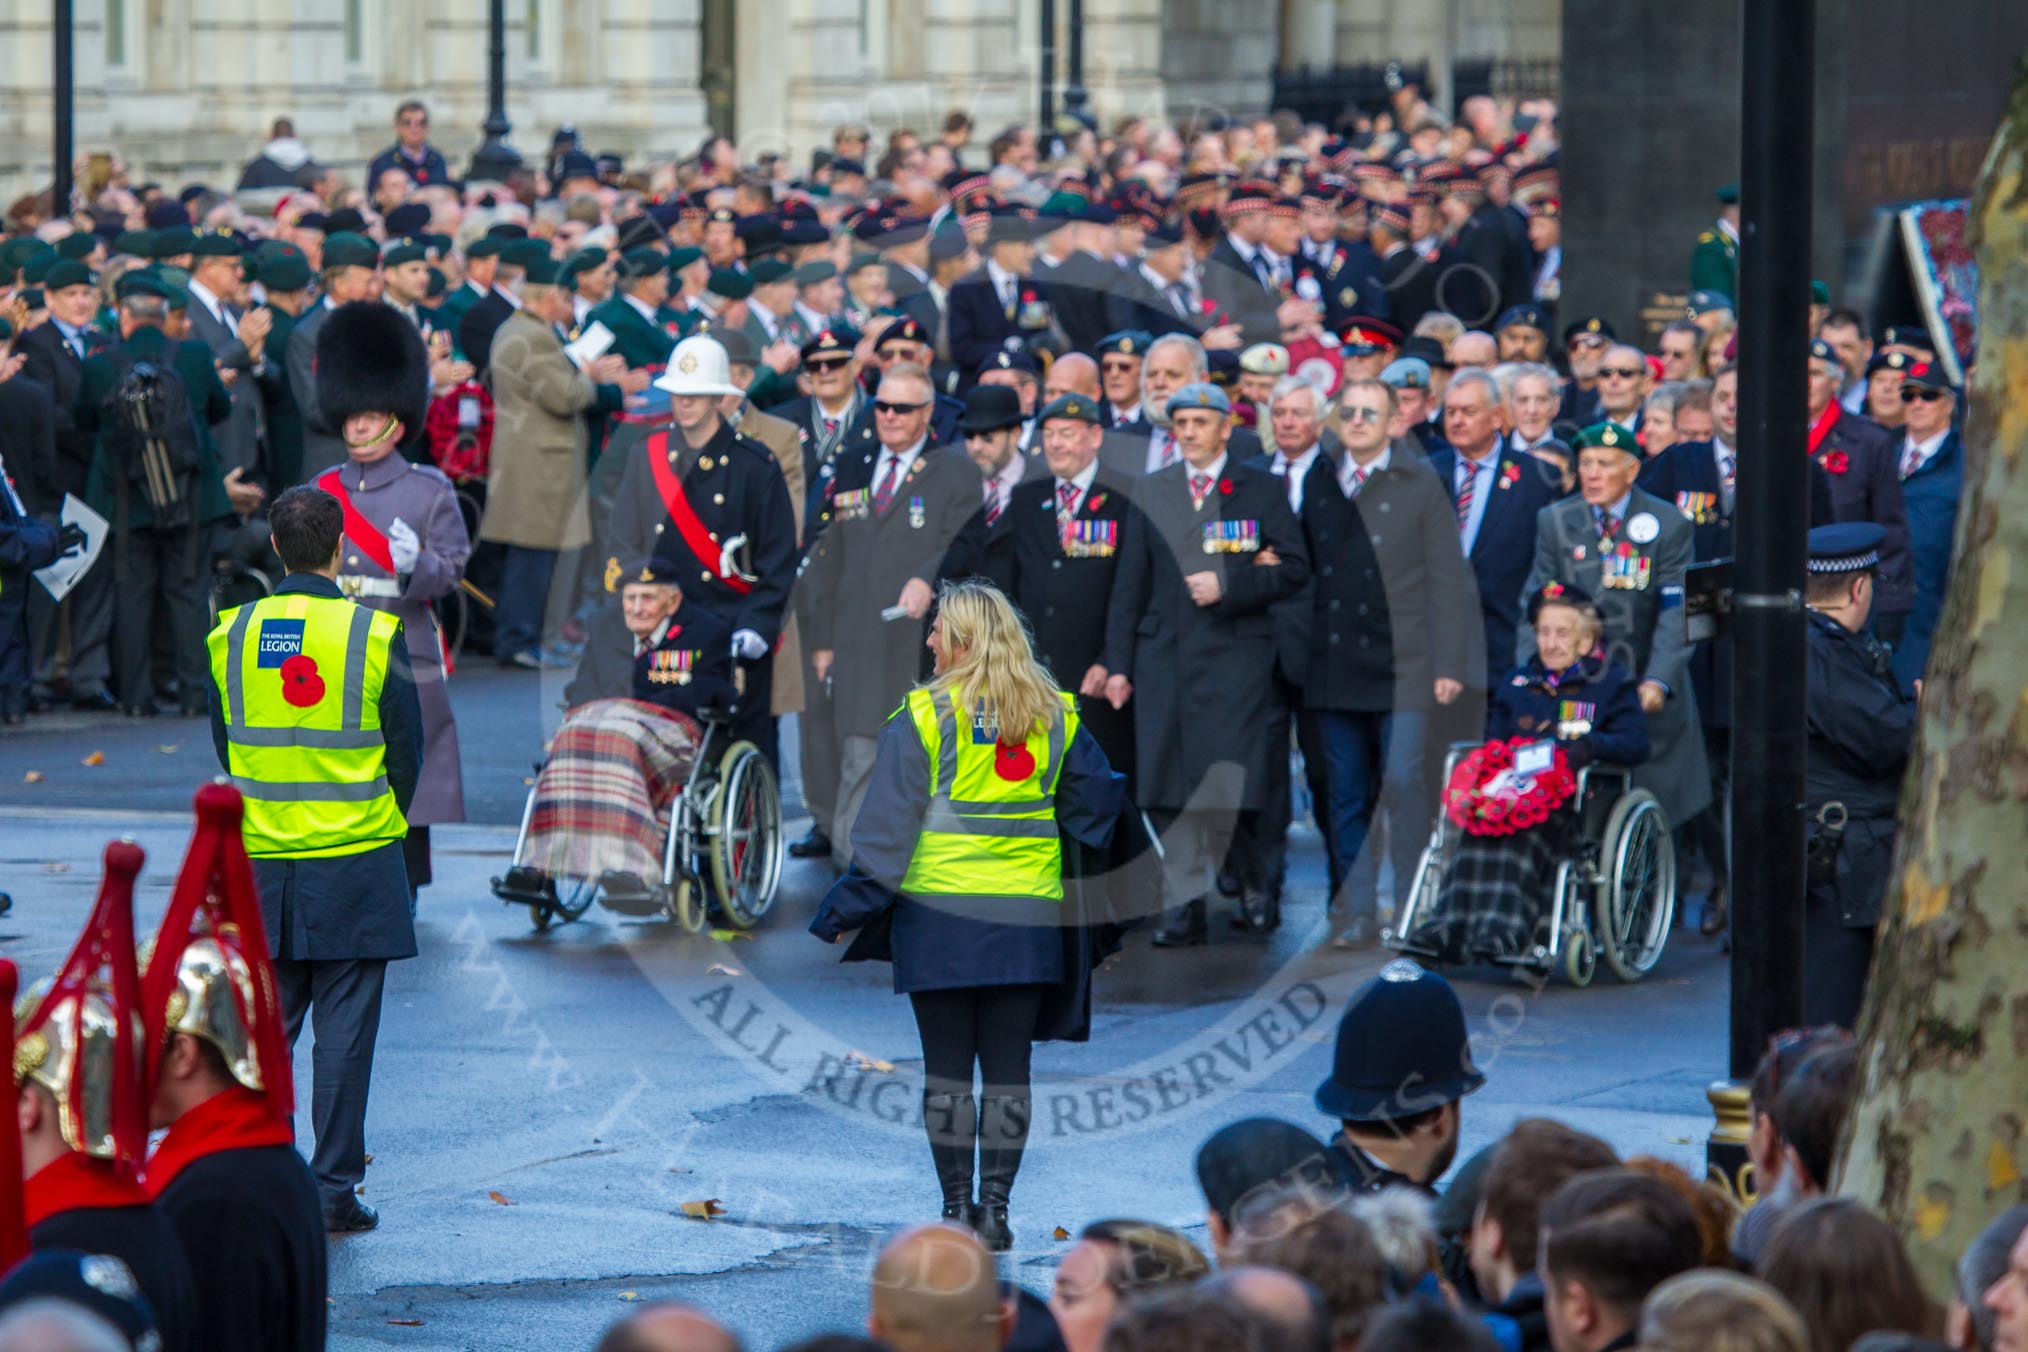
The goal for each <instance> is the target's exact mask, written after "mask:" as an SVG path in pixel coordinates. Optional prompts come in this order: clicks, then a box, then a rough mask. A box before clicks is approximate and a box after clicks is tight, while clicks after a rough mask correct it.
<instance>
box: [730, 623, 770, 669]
mask: <svg viewBox="0 0 2028 1352" xmlns="http://www.w3.org/2000/svg"><path fill="white" fill-rule="evenodd" d="M732 655H733V656H734V657H737V658H739V659H741V660H742V661H747V662H758V661H760V660H761V659H762V658H763V657H766V656H767V655H768V645H767V640H765V639H763V638H762V637H761V636H760V635H759V634H756V633H755V632H754V631H753V630H751V629H742V630H740V631H739V632H737V633H735V634H734V635H733V636H732Z"/></svg>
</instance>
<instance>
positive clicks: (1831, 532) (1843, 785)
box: [1803, 521, 1916, 1028]
mask: <svg viewBox="0 0 2028 1352" xmlns="http://www.w3.org/2000/svg"><path fill="white" fill-rule="evenodd" d="M1886 534H1887V533H1886V531H1885V530H1883V529H1882V528H1881V527H1880V526H1877V525H1875V524H1873V523H1872V522H1866V521H1851V522H1843V523H1840V524H1838V525H1835V526H1819V527H1817V528H1816V529H1815V530H1813V531H1811V532H1810V562H1809V583H1808V595H1807V600H1808V603H1809V621H1810V627H1809V631H1808V640H1809V645H1808V648H1807V649H1806V660H1807V662H1808V677H1809V682H1808V689H1809V699H1808V705H1807V708H1808V721H1809V750H1808V753H1807V768H1806V770H1805V778H1804V798H1803V806H1804V811H1805V814H1806V818H1807V829H1808V832H1809V838H1810V845H1809V891H1808V900H1807V902H1806V903H1805V905H1804V911H1803V1021H1804V1022H1805V1023H1806V1024H1812V1025H1814V1024H1820V1023H1835V1024H1838V1025H1840V1026H1841V1027H1845V1028H1850V1027H1852V1026H1853V1024H1855V1023H1856V1022H1857V1021H1858V1018H1859V1006H1860V1003H1861V1000H1862V999H1863V997H1864V995H1865V991H1866V969H1867V967H1868V966H1869V965H1870V964H1871V962H1872V960H1873V930H1874V927H1875V926H1876V925H1877V924H1878V923H1879V921H1880V901H1881V897H1882V894H1883V893H1884V892H1885V891H1886V888H1887V875H1888V870H1889V867H1890V866H1891V865H1892V863H1893V860H1894V829H1895V821H1894V811H1895V803H1896V800H1897V799H1898V798H1899V797H1900V793H1901V780H1902V772H1903V770H1905V769H1906V768H1907V766H1908V753H1909V747H1910V745H1911V743H1912V742H1913V740H1914V737H1915V715H1916V706H1915V702H1914V701H1913V700H1911V699H1910V698H1908V697H1907V695H1905V694H1904V693H1903V691H1902V688H1901V685H1900V683H1899V682H1898V681H1896V680H1895V678H1894V674H1893V672H1892V670H1891V669H1890V667H1889V665H1888V661H1889V654H1888V650H1887V649H1886V648H1885V647H1884V646H1882V645H1881V644H1879V643H1878V642H1876V641H1875V640H1874V639H1873V638H1872V637H1871V636H1870V635H1869V634H1868V633H1867V632H1866V617H1867V615H1868V614H1869V613H1870V612H1871V610H1872V608H1873V587H1874V580H1875V578H1876V576H1877V575H1878V573H1879V570H1880V547H1881V544H1882V543H1883V541H1884V540H1885V539H1886Z"/></svg>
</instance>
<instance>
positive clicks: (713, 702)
mask: <svg viewBox="0 0 2028 1352" xmlns="http://www.w3.org/2000/svg"><path fill="white" fill-rule="evenodd" d="M633 637H634V636H633V635H632V634H628V635H627V638H628V640H629V641H630V642H631V641H632V640H633ZM676 654H682V656H680V657H678V656H676ZM632 681H633V684H632V688H631V690H630V692H629V693H630V694H631V695H632V696H633V697H634V698H635V699H638V700H645V701H646V702H647V703H649V704H659V705H661V706H662V707H663V708H664V709H673V710H675V711H676V712H677V713H680V714H688V715H690V716H691V717H692V718H701V717H702V712H703V711H704V710H705V709H729V708H730V707H731V706H732V704H733V702H734V701H735V700H736V699H737V698H738V692H737V691H736V689H735V688H734V685H733V680H732V627H731V626H730V625H728V624H726V622H725V621H724V620H722V619H720V618H719V617H718V616H716V615H714V614H712V613H711V612H710V611H709V610H706V609H705V608H704V607H703V606H700V605H693V604H691V603H690V602H689V601H688V600H687V599H686V600H685V601H684V603H683V604H682V605H680V606H678V607H677V608H676V610H675V613H674V614H672V615H670V617H669V623H668V625H667V627H665V628H664V629H663V631H662V636H661V637H660V638H659V639H656V640H655V641H654V642H653V643H652V644H650V645H648V646H647V647H645V648H643V649H642V650H641V651H640V652H637V653H635V654H634V667H633V677H632Z"/></svg>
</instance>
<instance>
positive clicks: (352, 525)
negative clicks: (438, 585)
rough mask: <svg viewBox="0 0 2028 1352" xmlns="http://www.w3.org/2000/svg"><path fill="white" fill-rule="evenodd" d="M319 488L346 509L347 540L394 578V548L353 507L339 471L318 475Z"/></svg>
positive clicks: (329, 471)
mask: <svg viewBox="0 0 2028 1352" xmlns="http://www.w3.org/2000/svg"><path fill="white" fill-rule="evenodd" d="M317 487H319V488H321V489H323V490H324V491H325V492H326V493H329V494H330V495H331V496H332V497H334V498H336V499H338V505H339V507H341V508H342V509H344V512H345V538H347V539H348V540H350V541H352V543H353V544H355V545H358V546H359V547H360V548H361V549H363V550H365V551H366V557H367V558H369V559H372V560H373V561H374V562H375V563H377V564H379V565H380V566H381V567H382V568H385V569H386V570H387V575H388V576H389V577H393V576H394V571H395V570H394V549H393V547H392V546H390V545H389V544H388V543H387V536H385V535H384V534H382V533H381V530H380V527H378V526H376V525H374V524H373V523H372V522H371V521H368V520H367V519H366V518H365V517H363V516H361V515H360V514H359V509H358V508H357V507H354V506H353V505H352V495H351V494H350V493H347V492H346V491H345V484H344V482H343V480H342V479H341V477H340V475H339V473H338V471H337V470H335V469H327V470H325V471H324V472H323V473H322V474H320V475H318V476H317Z"/></svg>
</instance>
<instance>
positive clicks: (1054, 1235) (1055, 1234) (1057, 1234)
mask: <svg viewBox="0 0 2028 1352" xmlns="http://www.w3.org/2000/svg"><path fill="white" fill-rule="evenodd" d="M1049 1237H1050V1238H1051V1239H1069V1238H1070V1231H1068V1230H1066V1229H1064V1228H1063V1227H1062V1226H1060V1225H1059V1226H1057V1227H1056V1228H1055V1229H1054V1230H1051V1231H1050V1232H1049Z"/></svg>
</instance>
